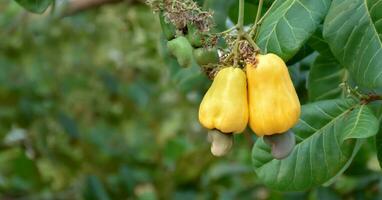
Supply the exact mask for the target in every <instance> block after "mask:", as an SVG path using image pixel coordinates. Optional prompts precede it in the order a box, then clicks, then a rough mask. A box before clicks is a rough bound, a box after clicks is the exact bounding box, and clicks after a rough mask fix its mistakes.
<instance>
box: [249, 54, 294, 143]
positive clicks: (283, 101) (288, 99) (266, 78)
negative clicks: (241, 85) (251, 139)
mask: <svg viewBox="0 0 382 200" xmlns="http://www.w3.org/2000/svg"><path fill="white" fill-rule="evenodd" d="M256 63H257V64H256V65H252V64H247V66H246V73H247V80H248V100H249V125H250V127H251V129H252V130H253V131H254V132H255V133H256V135H258V136H264V135H273V134H282V133H284V132H286V131H288V130H289V129H290V128H291V127H293V126H294V125H295V124H296V123H297V121H298V119H299V117H300V112H301V106H300V102H299V99H298V96H297V93H296V90H295V88H294V86H293V83H292V80H291V78H290V76H289V72H288V68H287V66H286V65H285V62H284V61H283V60H282V59H281V58H280V57H278V56H277V55H275V54H271V53H270V54H266V55H260V54H259V55H257V56H256Z"/></svg>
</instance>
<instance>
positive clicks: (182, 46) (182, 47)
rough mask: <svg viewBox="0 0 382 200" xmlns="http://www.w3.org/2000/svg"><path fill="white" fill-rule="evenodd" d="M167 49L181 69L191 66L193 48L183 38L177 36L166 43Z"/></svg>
mask: <svg viewBox="0 0 382 200" xmlns="http://www.w3.org/2000/svg"><path fill="white" fill-rule="evenodd" d="M167 48H168V49H169V51H170V53H171V55H173V56H175V58H176V59H177V60H178V63H179V65H180V66H182V67H189V66H191V65H192V62H193V59H194V56H193V53H192V51H193V48H192V46H191V44H190V43H189V42H188V40H187V39H186V38H185V37H184V36H179V37H177V38H175V39H172V40H170V41H168V42H167Z"/></svg>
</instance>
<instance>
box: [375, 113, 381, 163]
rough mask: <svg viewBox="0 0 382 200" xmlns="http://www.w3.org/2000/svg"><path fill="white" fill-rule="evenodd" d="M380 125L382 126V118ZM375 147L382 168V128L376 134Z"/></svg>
mask: <svg viewBox="0 0 382 200" xmlns="http://www.w3.org/2000/svg"><path fill="white" fill-rule="evenodd" d="M380 125H381V126H382V121H381V119H380ZM375 148H376V150H377V157H378V162H379V166H380V167H381V168H382V128H381V129H380V130H379V131H378V134H377V135H376V136H375Z"/></svg>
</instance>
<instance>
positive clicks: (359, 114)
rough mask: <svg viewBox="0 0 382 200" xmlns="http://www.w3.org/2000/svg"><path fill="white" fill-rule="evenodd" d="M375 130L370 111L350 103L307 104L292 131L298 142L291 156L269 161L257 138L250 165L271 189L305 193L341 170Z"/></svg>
mask: <svg viewBox="0 0 382 200" xmlns="http://www.w3.org/2000/svg"><path fill="white" fill-rule="evenodd" d="M377 130H378V120H377V119H376V117H375V116H374V115H373V113H372V112H371V110H370V109H369V108H368V107H367V106H366V105H359V104H357V102H356V101H354V100H350V99H336V100H326V101H320V102H315V103H312V104H308V105H305V106H303V108H302V115H301V119H300V121H299V123H298V124H297V125H296V126H295V127H294V128H293V131H294V132H295V134H296V136H297V138H299V139H300V140H302V142H300V143H299V144H297V145H296V147H295V149H294V150H293V152H292V153H291V155H289V156H288V157H287V158H285V159H283V160H276V159H273V157H272V155H271V154H270V148H269V146H268V145H267V144H265V143H264V141H263V139H262V138H260V139H258V140H257V141H256V143H255V145H254V147H253V151H252V162H253V166H254V168H255V171H256V173H257V175H258V177H259V179H260V180H261V181H262V182H263V183H265V184H266V185H267V186H269V187H271V188H274V189H278V190H305V189H308V188H310V187H313V186H317V185H321V184H323V183H325V182H327V181H329V180H331V178H332V177H334V176H336V175H338V173H340V172H342V171H344V169H346V167H347V165H348V164H349V162H350V161H351V159H352V157H353V156H354V155H355V153H356V152H355V151H357V150H358V148H355V147H356V144H357V143H359V141H360V139H362V138H367V137H370V136H373V135H375V134H376V132H377ZM357 141H358V142H357Z"/></svg>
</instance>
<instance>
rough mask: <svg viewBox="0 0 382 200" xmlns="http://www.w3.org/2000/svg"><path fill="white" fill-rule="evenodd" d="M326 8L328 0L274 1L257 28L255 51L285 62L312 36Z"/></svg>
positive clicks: (327, 7)
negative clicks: (259, 49)
mask: <svg viewBox="0 0 382 200" xmlns="http://www.w3.org/2000/svg"><path fill="white" fill-rule="evenodd" d="M329 5H330V1H329V0H317V1H310V0H306V1H305V0H300V1H295V0H286V1H285V0H276V1H275V2H274V5H273V6H272V8H271V10H270V12H269V15H268V16H267V17H266V18H265V20H264V22H263V25H262V26H261V28H260V32H259V36H258V38H257V43H258V45H259V47H260V48H261V49H262V50H263V51H264V52H267V53H275V54H277V55H279V56H280V57H281V58H283V59H284V60H285V61H287V60H289V59H290V58H292V57H293V56H294V55H295V54H296V53H297V52H298V50H299V49H300V47H301V46H302V45H303V44H304V43H305V42H306V41H307V40H308V39H309V38H310V36H311V35H312V34H313V33H314V31H315V30H316V28H317V26H318V25H319V24H320V22H321V21H322V20H323V18H324V17H325V15H326V13H327V11H328V9H329Z"/></svg>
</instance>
